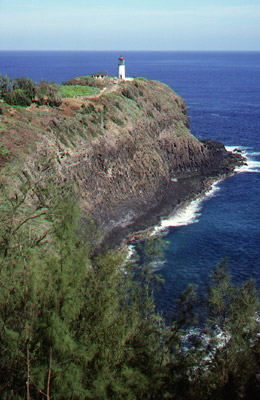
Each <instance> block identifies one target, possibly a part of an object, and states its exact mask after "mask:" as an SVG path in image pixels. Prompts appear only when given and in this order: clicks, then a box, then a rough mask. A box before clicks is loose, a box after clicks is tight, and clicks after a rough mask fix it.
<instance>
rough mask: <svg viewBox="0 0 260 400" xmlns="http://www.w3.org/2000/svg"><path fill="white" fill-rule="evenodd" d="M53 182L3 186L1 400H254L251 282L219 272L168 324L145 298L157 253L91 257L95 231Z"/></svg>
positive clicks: (258, 351)
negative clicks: (238, 282)
mask: <svg viewBox="0 0 260 400" xmlns="http://www.w3.org/2000/svg"><path fill="white" fill-rule="evenodd" d="M53 179H54V178H53V177H51V176H50V177H49V180H48V182H46V181H45V182H44V181H43V180H41V179H38V180H37V181H34V180H33V178H32V177H30V176H29V175H28V174H27V173H26V172H25V171H24V172H23V173H21V174H20V175H19V176H18V175H16V176H14V175H13V174H12V176H6V177H5V178H2V180H1V192H0V193H1V207H0V221H1V224H0V259H1V269H0V274H1V279H0V282H1V290H0V348H1V355H0V394H1V398H2V399H17V400H18V399H27V400H29V399H36V400H37V399H45V398H46V399H66V400H67V399H97V400H102V399H122V400H123V399H138V400H139V399H177V400H179V399H183V400H184V399H191V400H192V399H194V400H195V399H196V400H197V399H202V400H204V399H205V400H206V399H207V400H210V399H212V400H218V399H253V398H258V397H259V395H260V384H259V380H258V376H259V372H260V361H259V360H260V348H259V345H260V342H259V337H258V331H259V321H258V319H257V311H258V310H259V300H258V293H257V291H256V289H255V286H254V283H253V282H252V281H249V282H246V283H245V284H244V285H242V286H241V287H236V286H234V285H233V284H232V282H231V277H230V275H229V272H228V269H227V265H226V262H223V263H221V265H220V266H219V267H216V268H215V269H214V270H213V271H212V275H211V283H210V286H209V291H208V295H207V298H205V299H203V301H202V299H200V298H199V296H198V294H197V291H196V288H195V287H194V286H192V285H190V286H189V287H188V288H187V290H186V291H185V292H184V293H183V295H182V296H181V297H180V299H179V300H178V301H177V304H176V311H175V316H174V319H173V321H172V323H171V325H170V326H166V325H165V323H164V321H163V319H162V317H161V316H160V315H159V314H158V313H157V312H156V311H155V306H154V299H153V293H154V290H156V285H157V284H160V282H158V280H159V279H158V276H157V275H155V274H154V270H153V269H152V264H153V262H154V261H157V260H158V254H159V253H158V249H159V250H160V243H158V242H157V241H156V240H155V241H150V242H148V243H147V246H146V248H145V250H144V252H143V253H142V256H141V258H142V263H141V264H140V262H139V263H138V264H137V265H136V264H133V263H132V262H130V261H128V262H124V256H123V254H121V253H116V252H107V253H104V254H98V255H94V254H93V247H92V246H93V244H92V245H90V242H91V240H89V239H88V238H91V237H93V225H92V224H91V223H89V226H86V224H85V225H84V227H83V226H82V225H81V222H80V221H81V215H80V211H79V208H78V206H77V198H76V197H75V194H74V190H73V188H71V187H66V186H63V187H60V188H59V189H57V186H56V185H54V184H53ZM10 181H11V182H12V183H13V185H12V187H16V189H11V186H10ZM7 182H8V183H9V185H7ZM85 221H86V220H85ZM200 304H203V315H204V322H203V324H202V323H201V325H200V327H201V330H200V334H199V335H198V334H197V335H195V336H194V337H193V336H192V335H191V331H189V330H190V329H191V328H194V327H196V324H197V320H198V318H197V312H198V311H199V310H198V306H199V305H200ZM192 338H193V339H192ZM187 343H188V344H187Z"/></svg>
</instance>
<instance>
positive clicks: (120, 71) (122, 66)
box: [118, 56, 125, 79]
mask: <svg viewBox="0 0 260 400" xmlns="http://www.w3.org/2000/svg"><path fill="white" fill-rule="evenodd" d="M118 78H119V79H125V59H124V57H123V56H121V57H119V59H118Z"/></svg>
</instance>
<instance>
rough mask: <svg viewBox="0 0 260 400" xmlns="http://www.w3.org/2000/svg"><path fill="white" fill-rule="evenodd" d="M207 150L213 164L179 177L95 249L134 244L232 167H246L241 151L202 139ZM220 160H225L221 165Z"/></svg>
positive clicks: (195, 197)
mask: <svg viewBox="0 0 260 400" xmlns="http://www.w3.org/2000/svg"><path fill="white" fill-rule="evenodd" d="M202 142H203V143H205V144H206V145H207V146H208V147H209V148H210V149H211V151H212V150H215V153H216V154H215V157H216V158H215V162H214V163H213V164H211V165H210V166H208V167H205V168H203V169H202V170H200V171H197V172H191V173H183V174H179V176H178V178H173V179H172V180H171V181H170V182H167V183H166V184H165V185H164V187H162V188H161V192H160V193H156V194H155V196H154V198H155V199H157V200H158V197H160V201H159V202H157V203H156V205H154V206H151V207H149V208H147V207H144V209H143V213H142V215H141V216H139V217H137V218H136V219H134V221H133V222H132V223H130V224H128V225H125V224H123V225H121V226H117V227H116V228H114V229H113V230H112V231H110V232H109V233H108V234H107V235H106V237H105V238H104V240H103V241H102V243H101V246H100V247H99V248H98V249H97V251H99V249H104V248H108V249H111V248H118V247H121V246H122V245H123V244H131V243H137V242H138V241H140V240H141V239H143V237H144V236H147V233H146V232H149V231H151V229H153V227H154V226H156V225H159V224H160V222H161V220H162V219H164V218H167V217H169V215H171V216H173V215H174V214H175V213H176V212H177V211H178V210H179V209H180V208H182V207H184V206H185V205H186V204H187V203H189V202H191V201H193V200H195V199H197V198H200V197H203V196H204V195H205V194H206V193H207V192H208V191H209V190H210V189H211V188H212V184H214V183H215V182H216V181H218V180H222V179H225V178H228V177H230V176H232V175H233V174H234V173H235V172H234V170H235V168H236V167H238V166H241V165H245V164H246V158H245V157H243V156H242V154H241V153H240V152H234V153H232V152H228V151H227V150H225V148H224V145H223V144H221V143H219V142H214V141H212V140H204V141H202ZM223 161H225V163H224V165H223Z"/></svg>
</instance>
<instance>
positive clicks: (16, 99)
mask: <svg viewBox="0 0 260 400" xmlns="http://www.w3.org/2000/svg"><path fill="white" fill-rule="evenodd" d="M4 100H5V102H6V103H7V104H10V105H15V106H24V107H27V106H30V105H31V104H32V100H31V99H30V98H29V97H27V95H26V94H25V92H24V91H23V90H21V89H17V90H13V91H12V92H10V93H7V94H6V95H5V96H4Z"/></svg>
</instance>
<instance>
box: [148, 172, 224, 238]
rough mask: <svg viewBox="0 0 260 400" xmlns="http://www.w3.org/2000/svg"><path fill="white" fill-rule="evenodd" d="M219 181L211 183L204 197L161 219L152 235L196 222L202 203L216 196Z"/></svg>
mask: <svg viewBox="0 0 260 400" xmlns="http://www.w3.org/2000/svg"><path fill="white" fill-rule="evenodd" d="M221 180H222V179H219V180H218V181H216V182H215V183H213V184H212V185H211V188H210V189H209V190H208V191H207V192H205V193H204V195H202V196H200V197H198V198H196V199H194V200H192V201H191V202H189V203H186V204H184V205H182V206H180V207H179V209H178V210H177V211H175V212H174V214H172V215H170V216H169V217H168V218H165V219H162V220H161V222H160V225H157V226H155V228H154V230H153V232H152V235H155V234H158V233H159V232H162V231H165V230H167V228H170V227H175V226H176V227H177V226H185V225H190V224H194V223H196V222H198V221H199V217H200V216H201V209H202V203H203V202H204V201H205V200H207V199H209V198H210V197H213V196H215V195H216V193H217V192H218V191H219V190H220V188H219V186H218V184H219V182H220V181H221Z"/></svg>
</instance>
